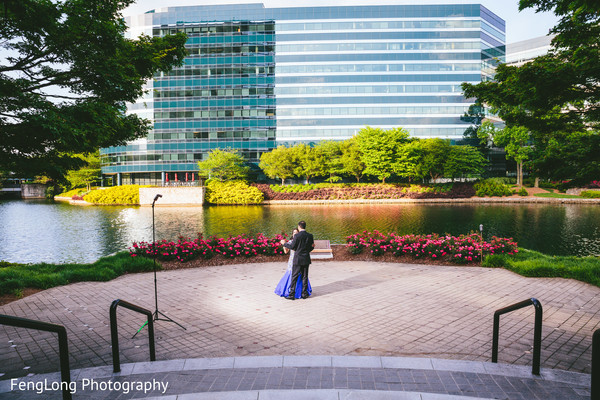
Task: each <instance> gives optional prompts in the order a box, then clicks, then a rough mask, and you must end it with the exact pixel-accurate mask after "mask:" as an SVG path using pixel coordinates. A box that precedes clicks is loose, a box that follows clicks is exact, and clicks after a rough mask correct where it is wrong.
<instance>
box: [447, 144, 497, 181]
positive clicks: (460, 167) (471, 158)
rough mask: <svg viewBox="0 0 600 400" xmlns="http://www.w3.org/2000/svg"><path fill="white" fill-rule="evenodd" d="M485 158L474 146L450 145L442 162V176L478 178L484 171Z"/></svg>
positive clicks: (453, 178)
mask: <svg viewBox="0 0 600 400" xmlns="http://www.w3.org/2000/svg"><path fill="white" fill-rule="evenodd" d="M486 164H487V160H486V159H485V157H484V156H483V155H482V154H481V152H480V151H479V150H478V149H477V148H476V147H474V146H450V151H449V152H448V154H447V156H446V160H445V162H444V176H445V177H446V178H450V179H452V180H455V179H456V178H479V177H481V175H482V174H483V173H484V172H485V166H486Z"/></svg>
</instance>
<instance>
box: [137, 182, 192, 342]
mask: <svg viewBox="0 0 600 400" xmlns="http://www.w3.org/2000/svg"><path fill="white" fill-rule="evenodd" d="M159 197H162V195H160V194H157V195H156V196H155V197H154V200H153V201H152V259H153V262H154V305H155V309H154V313H152V320H153V321H167V322H172V323H174V324H176V325H179V326H180V327H181V328H183V330H186V331H187V329H186V328H185V327H184V326H183V325H181V324H180V323H179V322H177V321H174V320H173V319H171V318H169V317H168V316H166V315H165V314H164V313H162V312H160V311H158V285H157V281H156V238H155V224H154V203H156V200H158V199H159ZM159 315H160V316H162V317H163V318H161V317H160V316H159ZM147 323H148V321H146V322H145V323H144V325H142V327H141V328H140V329H139V330H138V331H137V332H136V333H135V335H133V336H132V337H131V338H132V339H133V338H134V337H135V336H136V335H137V334H138V333H140V331H141V330H142V329H143V328H144V326H146V324H147Z"/></svg>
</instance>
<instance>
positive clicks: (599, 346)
mask: <svg viewBox="0 0 600 400" xmlns="http://www.w3.org/2000/svg"><path fill="white" fill-rule="evenodd" d="M590 399H591V400H600V329H597V330H596V332H594V334H593V335H592V388H591V395H590Z"/></svg>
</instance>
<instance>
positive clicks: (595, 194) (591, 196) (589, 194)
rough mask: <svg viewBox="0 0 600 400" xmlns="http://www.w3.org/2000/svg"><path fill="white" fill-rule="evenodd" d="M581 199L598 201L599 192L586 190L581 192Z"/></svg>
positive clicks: (599, 197)
mask: <svg viewBox="0 0 600 400" xmlns="http://www.w3.org/2000/svg"><path fill="white" fill-rule="evenodd" d="M581 197H585V198H587V199H600V192H599V191H597V190H586V191H583V192H581Z"/></svg>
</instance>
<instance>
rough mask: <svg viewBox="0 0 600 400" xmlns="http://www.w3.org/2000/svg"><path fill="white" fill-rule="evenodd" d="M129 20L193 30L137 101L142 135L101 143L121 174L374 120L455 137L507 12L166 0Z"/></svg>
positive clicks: (178, 171)
mask: <svg viewBox="0 0 600 400" xmlns="http://www.w3.org/2000/svg"><path fill="white" fill-rule="evenodd" d="M127 22H128V24H129V27H130V32H129V34H130V35H132V36H133V37H136V36H138V35H139V34H141V33H145V34H148V35H154V36H162V35H166V34H170V33H175V32H185V33H186V34H187V36H188V41H187V44H186V46H187V49H188V56H187V57H186V59H185V63H184V65H183V66H181V67H179V68H176V69H174V70H172V71H171V72H169V73H166V74H162V73H161V74H158V75H156V76H155V77H154V79H153V80H152V81H151V82H149V83H148V90H149V91H148V94H147V95H146V96H145V97H144V98H141V99H139V101H138V102H136V103H135V104H132V105H130V107H129V112H132V113H138V114H139V115H140V116H143V117H145V118H148V119H150V120H152V122H153V130H152V132H151V133H150V134H149V135H148V137H147V138H144V139H140V140H137V141H135V142H131V143H129V144H128V145H126V146H118V147H111V148H107V149H102V151H101V158H102V172H103V175H104V176H105V177H113V178H116V179H113V182H114V183H115V184H121V183H122V184H125V183H138V184H160V183H161V182H165V181H170V182H172V181H173V180H178V181H182V180H185V179H187V180H191V177H192V176H193V177H194V179H197V175H196V174H194V171H197V162H198V161H200V160H202V159H203V158H205V157H206V155H207V153H208V152H210V151H211V150H212V149H215V148H233V149H238V150H239V151H240V152H241V153H243V154H244V156H245V157H246V158H247V159H248V160H250V161H252V162H258V159H259V157H260V155H261V154H262V153H263V152H266V151H269V150H271V149H273V148H275V147H277V146H278V145H282V144H284V145H292V144H294V143H297V142H306V143H316V142H318V141H320V140H326V139H333V140H343V139H347V138H350V137H352V136H353V135H354V134H356V133H357V132H358V131H359V130H360V129H361V128H363V127H365V126H367V125H368V126H372V127H380V128H384V129H387V128H392V127H402V128H405V129H406V130H408V131H409V132H410V133H411V135H412V136H416V137H421V138H428V137H440V138H448V139H455V140H458V139H461V138H462V135H463V132H464V130H465V129H466V127H467V126H468V124H467V123H465V122H463V121H462V120H461V118H460V117H461V116H462V115H463V114H464V113H465V111H466V110H467V109H468V107H469V105H470V104H472V100H469V99H465V98H464V97H463V95H462V91H461V87H460V85H461V83H462V82H470V83H477V82H480V81H482V80H485V79H488V78H489V77H490V76H491V74H492V73H493V68H494V66H495V65H496V63H497V62H499V61H503V60H504V49H505V46H504V43H505V35H504V33H505V24H504V21H503V20H502V19H500V18H499V17H498V16H496V15H495V14H493V13H492V12H490V11H489V10H487V9H486V8H485V7H483V6H481V5H479V4H455V5H449V4H446V5H422V4H421V5H385V6H377V5H368V6H367V5H366V6H335V7H298V8H265V7H264V6H263V5H262V4H238V5H218V6H189V7H168V8H163V9H156V10H152V11H149V12H147V13H145V14H142V15H139V16H135V17H130V18H128V21H127Z"/></svg>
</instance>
